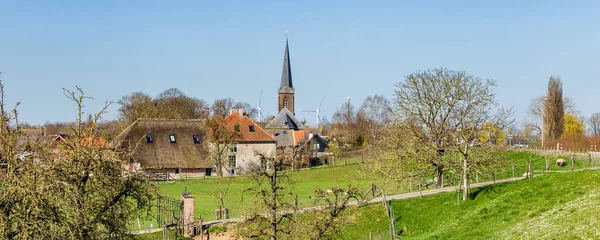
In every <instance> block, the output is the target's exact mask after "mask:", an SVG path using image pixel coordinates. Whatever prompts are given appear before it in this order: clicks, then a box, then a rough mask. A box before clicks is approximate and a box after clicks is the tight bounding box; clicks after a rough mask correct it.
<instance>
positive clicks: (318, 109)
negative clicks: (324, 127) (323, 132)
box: [304, 97, 325, 129]
mask: <svg viewBox="0 0 600 240" xmlns="http://www.w3.org/2000/svg"><path fill="white" fill-rule="evenodd" d="M323 101H325V97H323V100H321V103H319V106H318V107H317V109H315V110H308V111H304V112H314V113H316V115H317V121H316V125H317V126H316V127H317V129H318V128H319V112H320V111H321V105H322V104H323Z"/></svg>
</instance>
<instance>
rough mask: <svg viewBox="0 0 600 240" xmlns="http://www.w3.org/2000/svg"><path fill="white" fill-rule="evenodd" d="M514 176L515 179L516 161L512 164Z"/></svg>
mask: <svg viewBox="0 0 600 240" xmlns="http://www.w3.org/2000/svg"><path fill="white" fill-rule="evenodd" d="M512 174H513V175H512V176H513V178H514V177H515V162H514V161H513V162H512Z"/></svg>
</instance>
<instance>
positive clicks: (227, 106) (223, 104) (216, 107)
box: [211, 98, 258, 118]
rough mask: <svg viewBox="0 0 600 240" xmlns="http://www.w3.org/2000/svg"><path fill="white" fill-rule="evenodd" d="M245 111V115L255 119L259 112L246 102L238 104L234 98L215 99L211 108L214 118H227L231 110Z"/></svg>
mask: <svg viewBox="0 0 600 240" xmlns="http://www.w3.org/2000/svg"><path fill="white" fill-rule="evenodd" d="M239 108H241V109H244V113H245V114H246V115H248V117H250V118H255V117H256V114H257V113H258V110H257V109H256V108H254V107H252V106H251V105H250V104H248V103H246V102H236V101H235V100H233V99H232V98H220V99H215V102H214V103H213V104H212V106H211V110H212V115H213V117H226V116H227V115H229V110H231V109H239Z"/></svg>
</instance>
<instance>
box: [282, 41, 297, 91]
mask: <svg viewBox="0 0 600 240" xmlns="http://www.w3.org/2000/svg"><path fill="white" fill-rule="evenodd" d="M288 89H290V90H289V91H288ZM293 91H294V85H293V84H292V66H291V64H290V49H289V47H288V39H287V37H286V38H285V56H284V57H283V70H282V71H281V86H280V87H279V92H280V93H291V92H293Z"/></svg>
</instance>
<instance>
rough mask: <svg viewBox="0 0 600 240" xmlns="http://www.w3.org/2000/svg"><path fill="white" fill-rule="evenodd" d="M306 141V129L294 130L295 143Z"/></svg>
mask: <svg viewBox="0 0 600 240" xmlns="http://www.w3.org/2000/svg"><path fill="white" fill-rule="evenodd" d="M302 141H304V129H302V130H297V131H294V144H296V145H298V144H300V142H302Z"/></svg>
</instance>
